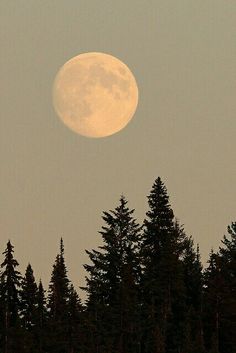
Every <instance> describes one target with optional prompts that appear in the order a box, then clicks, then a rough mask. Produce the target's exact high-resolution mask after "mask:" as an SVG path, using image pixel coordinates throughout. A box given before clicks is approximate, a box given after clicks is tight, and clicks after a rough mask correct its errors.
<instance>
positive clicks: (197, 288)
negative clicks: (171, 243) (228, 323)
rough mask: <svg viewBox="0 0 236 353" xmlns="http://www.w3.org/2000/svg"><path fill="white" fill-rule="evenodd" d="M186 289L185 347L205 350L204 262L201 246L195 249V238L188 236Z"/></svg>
mask: <svg viewBox="0 0 236 353" xmlns="http://www.w3.org/2000/svg"><path fill="white" fill-rule="evenodd" d="M183 269H184V282H185V288H186V289H185V290H186V294H185V295H186V308H185V311H186V323H185V325H186V326H185V328H186V330H185V339H184V347H185V351H186V353H195V352H197V353H201V352H203V351H204V342H203V327H202V286H203V275H202V264H201V261H200V253H199V247H197V250H195V249H194V242H193V239H192V238H191V237H190V238H186V241H185V249H184V256H183Z"/></svg>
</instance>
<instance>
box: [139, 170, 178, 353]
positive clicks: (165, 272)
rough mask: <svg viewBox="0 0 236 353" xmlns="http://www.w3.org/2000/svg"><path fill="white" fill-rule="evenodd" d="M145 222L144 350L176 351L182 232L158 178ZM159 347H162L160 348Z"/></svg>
mask: <svg viewBox="0 0 236 353" xmlns="http://www.w3.org/2000/svg"><path fill="white" fill-rule="evenodd" d="M148 203H149V207H150V209H149V211H148V212H147V214H146V215H147V218H146V219H145V221H144V234H143V241H142V258H143V265H144V273H143V279H142V287H143V298H144V309H145V316H144V322H145V326H146V332H145V334H144V338H143V340H144V344H143V345H144V348H143V351H144V352H145V353H149V352H152V353H157V352H158V353H159V352H161V353H163V352H168V353H169V352H171V353H172V352H173V353H175V352H176V353H177V352H179V351H180V349H181V342H182V341H181V339H182V336H183V332H182V331H183V328H182V325H183V321H184V319H183V308H184V304H185V303H184V282H183V273H182V272H183V270H182V265H181V262H180V257H181V253H182V252H183V241H184V238H185V235H184V233H183V231H182V230H181V229H180V227H179V225H178V223H176V222H175V220H174V213H173V210H172V208H171V206H170V204H169V196H168V194H167V189H166V187H165V185H164V183H163V182H162V180H161V178H160V177H159V178H157V179H156V181H155V182H154V185H153V187H152V190H151V193H150V195H149V196H148ZM160 347H162V348H160Z"/></svg>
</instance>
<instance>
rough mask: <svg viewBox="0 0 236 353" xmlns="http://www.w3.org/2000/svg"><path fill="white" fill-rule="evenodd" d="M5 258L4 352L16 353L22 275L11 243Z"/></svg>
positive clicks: (2, 298)
mask: <svg viewBox="0 0 236 353" xmlns="http://www.w3.org/2000/svg"><path fill="white" fill-rule="evenodd" d="M3 255H4V257H5V259H4V261H3V263H2V264H1V268H2V273H1V304H2V307H3V309H2V312H3V321H4V325H3V334H2V336H4V342H3V351H4V352H5V353H14V352H15V349H16V347H17V345H18V344H19V339H20V338H19V337H20V329H19V306H20V300H19V289H20V284H21V275H20V272H19V271H17V267H18V265H19V264H18V262H17V260H16V259H14V247H13V245H12V244H11V242H10V241H8V243H7V247H6V250H5V251H4V252H3Z"/></svg>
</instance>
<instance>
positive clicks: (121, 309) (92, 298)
mask: <svg viewBox="0 0 236 353" xmlns="http://www.w3.org/2000/svg"><path fill="white" fill-rule="evenodd" d="M133 212H134V210H130V209H129V208H128V207H127V201H126V200H125V198H124V197H123V196H122V197H121V198H120V203H119V205H118V207H116V209H115V210H114V211H110V212H104V213H103V220H104V221H105V226H103V227H102V231H101V232H100V233H101V235H102V238H103V242H104V245H103V246H101V247H99V250H92V251H87V254H88V255H89V258H90V261H91V263H92V264H91V265H85V266H84V267H85V269H86V270H87V272H88V276H87V277H86V281H87V287H86V288H85V289H86V291H87V294H88V301H87V308H88V315H89V317H90V332H93V337H94V338H95V339H94V340H93V342H92V343H93V348H92V350H91V351H93V352H103V351H106V352H112V353H115V352H119V353H122V352H125V350H126V349H129V350H127V352H138V346H139V337H138V330H137V326H138V319H137V316H136V315H138V311H139V307H138V303H137V302H138V299H137V293H138V288H137V286H138V283H139V279H140V266H139V258H138V245H139V239H140V227H139V225H138V224H137V223H136V221H135V219H134V218H133ZM129 280H130V281H129ZM131 293H132V294H131ZM128 333H130V336H129V337H130V338H131V337H132V338H131V341H132V342H130V346H129V348H127V347H126V342H125V339H124V337H127V335H128Z"/></svg>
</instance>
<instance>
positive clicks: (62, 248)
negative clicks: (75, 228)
mask: <svg viewBox="0 0 236 353" xmlns="http://www.w3.org/2000/svg"><path fill="white" fill-rule="evenodd" d="M64 252H65V249H64V242H63V239H62V238H61V240H60V256H61V257H63V256H64Z"/></svg>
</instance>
